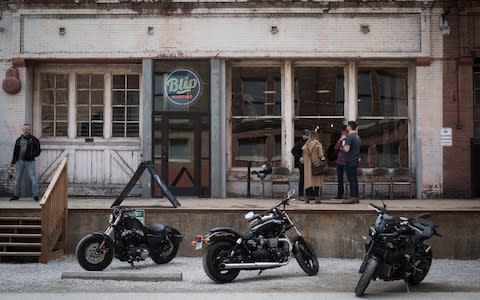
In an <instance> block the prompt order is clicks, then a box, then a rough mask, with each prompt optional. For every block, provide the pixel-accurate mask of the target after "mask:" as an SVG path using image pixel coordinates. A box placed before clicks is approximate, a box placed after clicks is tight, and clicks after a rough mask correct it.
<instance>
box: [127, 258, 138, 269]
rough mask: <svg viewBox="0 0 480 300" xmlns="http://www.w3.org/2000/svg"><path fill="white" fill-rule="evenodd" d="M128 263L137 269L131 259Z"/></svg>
mask: <svg viewBox="0 0 480 300" xmlns="http://www.w3.org/2000/svg"><path fill="white" fill-rule="evenodd" d="M128 263H129V264H130V265H131V266H132V268H134V269H138V268H137V267H136V266H135V265H134V264H133V260H132V261H129V262H128Z"/></svg>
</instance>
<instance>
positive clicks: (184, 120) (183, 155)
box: [152, 112, 210, 197]
mask: <svg viewBox="0 0 480 300" xmlns="http://www.w3.org/2000/svg"><path fill="white" fill-rule="evenodd" d="M153 154H154V164H155V168H156V169H157V172H158V173H159V174H160V176H161V178H162V180H163V181H164V182H165V183H167V185H168V187H169V189H170V190H171V191H172V193H174V194H175V195H177V196H198V197H202V196H203V197H205V196H209V193H210V172H209V170H210V131H209V124H208V117H207V116H206V115H203V114H200V113H183V112H182V113H178V112H167V113H160V114H155V115H154V116H153ZM152 189H153V190H152V195H153V196H154V197H160V196H162V192H161V190H160V189H159V188H158V187H157V186H156V185H155V184H152Z"/></svg>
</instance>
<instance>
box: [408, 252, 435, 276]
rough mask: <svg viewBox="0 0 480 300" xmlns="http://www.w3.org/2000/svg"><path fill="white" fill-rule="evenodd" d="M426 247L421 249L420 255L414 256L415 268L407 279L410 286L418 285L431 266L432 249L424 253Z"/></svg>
mask: <svg viewBox="0 0 480 300" xmlns="http://www.w3.org/2000/svg"><path fill="white" fill-rule="evenodd" d="M424 249H427V246H425V247H423V249H422V251H421V254H420V255H417V256H416V261H415V266H414V269H413V272H412V275H410V276H409V277H408V283H409V284H411V285H419V284H420V282H422V281H423V280H424V279H425V277H426V276H427V274H428V271H429V270H430V266H431V265H432V249H430V250H429V251H428V252H425V250H424Z"/></svg>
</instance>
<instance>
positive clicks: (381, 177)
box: [370, 168, 392, 198]
mask: <svg viewBox="0 0 480 300" xmlns="http://www.w3.org/2000/svg"><path fill="white" fill-rule="evenodd" d="M370 184H371V195H372V198H375V196H377V194H379V191H378V190H376V189H375V187H376V186H387V187H388V194H389V196H390V198H391V197H392V188H391V187H392V178H391V176H390V172H389V171H388V169H386V168H374V169H373V170H372V174H371V175H370ZM374 191H376V192H375V193H374Z"/></svg>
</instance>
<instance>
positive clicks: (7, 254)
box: [0, 251, 41, 256]
mask: <svg viewBox="0 0 480 300" xmlns="http://www.w3.org/2000/svg"><path fill="white" fill-rule="evenodd" d="M40 254H41V253H40V252H36V251H35V252H19V251H15V252H8V251H0V256H40Z"/></svg>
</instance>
